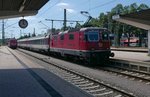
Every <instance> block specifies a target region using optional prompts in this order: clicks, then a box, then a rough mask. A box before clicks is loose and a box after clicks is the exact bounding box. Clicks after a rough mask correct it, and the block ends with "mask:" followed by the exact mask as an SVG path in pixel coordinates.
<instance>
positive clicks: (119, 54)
mask: <svg viewBox="0 0 150 97" xmlns="http://www.w3.org/2000/svg"><path fill="white" fill-rule="evenodd" d="M112 52H114V54H115V56H114V57H112V59H120V60H127V61H133V62H134V61H135V62H146V63H149V64H150V56H148V53H143V52H131V51H121V50H112Z"/></svg>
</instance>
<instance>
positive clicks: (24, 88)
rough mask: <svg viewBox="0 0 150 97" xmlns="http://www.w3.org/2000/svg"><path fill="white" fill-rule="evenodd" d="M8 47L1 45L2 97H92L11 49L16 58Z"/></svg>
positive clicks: (0, 75) (0, 72) (0, 82)
mask: <svg viewBox="0 0 150 97" xmlns="http://www.w3.org/2000/svg"><path fill="white" fill-rule="evenodd" d="M8 49H9V48H8V47H5V46H1V47H0V97H92V96H91V95H89V94H87V93H85V92H84V91H82V90H80V89H78V88H77V87H75V86H73V85H72V84H70V83H68V82H66V81H65V80H63V79H61V78H59V77H58V76H56V75H54V74H53V73H51V72H49V71H47V70H45V69H44V67H42V66H40V65H38V64H36V63H33V62H32V61H31V60H29V59H27V58H26V57H25V56H21V55H19V54H17V53H16V52H15V50H11V49H9V50H11V51H12V52H13V53H15V55H17V58H16V57H15V56H14V55H13V54H12V53H10V52H9V50H8ZM19 60H21V61H22V62H20V61H19ZM24 65H27V66H24ZM31 70H32V73H31V72H30V71H31ZM33 72H34V73H33Z"/></svg>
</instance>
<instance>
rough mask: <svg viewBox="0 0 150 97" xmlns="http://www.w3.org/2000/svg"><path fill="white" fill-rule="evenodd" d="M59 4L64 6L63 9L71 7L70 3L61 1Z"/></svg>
mask: <svg viewBox="0 0 150 97" xmlns="http://www.w3.org/2000/svg"><path fill="white" fill-rule="evenodd" d="M57 6H58V7H61V8H63V9H69V8H70V5H69V4H68V3H59V4H57Z"/></svg>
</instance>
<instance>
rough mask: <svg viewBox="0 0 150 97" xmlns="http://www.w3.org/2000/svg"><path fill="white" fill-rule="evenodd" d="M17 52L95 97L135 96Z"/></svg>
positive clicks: (57, 65) (78, 73) (86, 76)
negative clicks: (39, 62) (35, 60)
mask: <svg viewBox="0 0 150 97" xmlns="http://www.w3.org/2000/svg"><path fill="white" fill-rule="evenodd" d="M17 52H19V53H23V54H26V55H28V56H30V57H34V58H36V59H38V60H40V61H43V62H45V63H48V65H47V66H46V65H42V66H44V67H45V68H46V69H47V70H49V71H50V72H53V73H54V74H56V75H57V76H59V77H61V78H62V79H64V80H66V81H68V82H70V83H71V84H73V85H75V86H76V87H78V88H80V89H82V90H84V91H86V92H87V93H89V94H91V95H93V96H95V97H136V96H135V95H133V93H128V92H126V91H124V90H122V89H119V88H117V87H114V86H111V85H110V84H106V83H104V82H102V81H99V80H97V79H94V78H92V77H90V76H88V75H85V74H82V73H80V72H77V71H74V70H70V69H68V68H66V67H62V66H60V65H59V64H55V63H51V62H48V61H45V60H44V59H42V58H39V57H37V56H33V55H31V54H29V53H26V52H23V51H20V50H19V51H17Z"/></svg>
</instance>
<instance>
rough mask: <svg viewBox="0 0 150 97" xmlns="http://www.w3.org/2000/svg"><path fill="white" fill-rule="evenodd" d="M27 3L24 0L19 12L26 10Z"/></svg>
mask: <svg viewBox="0 0 150 97" xmlns="http://www.w3.org/2000/svg"><path fill="white" fill-rule="evenodd" d="M25 3H26V0H24V1H23V2H22V5H21V6H20V8H19V12H22V11H23V10H24V7H25Z"/></svg>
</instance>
